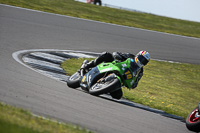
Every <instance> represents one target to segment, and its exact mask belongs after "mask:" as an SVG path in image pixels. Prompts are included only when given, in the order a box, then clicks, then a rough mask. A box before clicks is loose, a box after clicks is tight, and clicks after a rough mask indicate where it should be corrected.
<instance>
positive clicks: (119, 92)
mask: <svg viewBox="0 0 200 133" xmlns="http://www.w3.org/2000/svg"><path fill="white" fill-rule="evenodd" d="M110 95H111V96H112V98H114V99H120V98H122V96H123V92H122V89H121V88H120V89H119V90H116V91H114V92H111V93H110Z"/></svg>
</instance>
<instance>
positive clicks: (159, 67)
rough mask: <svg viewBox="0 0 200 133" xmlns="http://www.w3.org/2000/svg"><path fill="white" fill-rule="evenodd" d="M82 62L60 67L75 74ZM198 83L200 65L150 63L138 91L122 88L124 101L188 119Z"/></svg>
mask: <svg viewBox="0 0 200 133" xmlns="http://www.w3.org/2000/svg"><path fill="white" fill-rule="evenodd" d="M83 60H84V59H82V58H80V59H70V60H67V61H65V62H64V63H63V64H62V66H61V67H62V68H63V69H64V70H65V71H66V72H67V73H69V74H73V73H74V72H76V71H77V70H78V69H80V65H81V62H82V61H83ZM72 66H73V67H72ZM199 81H200V65H193V64H184V63H169V62H161V61H154V60H151V61H150V62H149V64H148V65H147V66H145V68H144V75H143V77H142V79H141V80H140V82H139V84H138V86H137V88H136V89H133V90H129V89H127V88H123V93H124V95H123V97H124V98H126V99H128V100H130V101H133V102H136V103H140V104H143V105H147V106H150V107H152V108H156V109H160V110H163V111H165V112H167V113H170V114H175V115H178V116H181V117H184V118H186V117H187V115H188V114H189V113H190V111H191V110H192V109H193V108H195V107H196V106H197V104H198V102H199V100H200V82H199Z"/></svg>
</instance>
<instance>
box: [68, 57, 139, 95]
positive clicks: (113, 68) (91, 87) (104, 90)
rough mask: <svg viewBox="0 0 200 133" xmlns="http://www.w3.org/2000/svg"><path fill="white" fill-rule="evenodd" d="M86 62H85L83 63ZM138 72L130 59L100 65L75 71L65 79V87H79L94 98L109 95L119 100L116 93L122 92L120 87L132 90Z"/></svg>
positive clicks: (134, 63)
mask: <svg viewBox="0 0 200 133" xmlns="http://www.w3.org/2000/svg"><path fill="white" fill-rule="evenodd" d="M87 62H88V61H87V60H85V61H84V62H83V63H87ZM139 71H140V67H139V66H138V65H137V64H136V62H135V60H134V59H132V58H128V59H127V60H125V61H123V62H119V61H113V62H110V63H101V64H99V65H97V66H96V67H93V68H91V69H89V70H86V71H85V70H82V69H81V70H79V71H77V72H76V73H74V74H73V75H71V76H70V77H69V78H68V79H67V85H68V86H69V87H71V88H78V87H81V88H82V89H83V90H85V91H87V92H88V93H90V94H92V95H95V96H98V95H101V94H110V95H111V96H112V97H113V98H115V99H120V98H121V97H119V96H118V92H119V91H122V90H121V87H122V86H126V87H127V88H132V86H133V84H134V82H135V80H136V77H137V75H138V73H139Z"/></svg>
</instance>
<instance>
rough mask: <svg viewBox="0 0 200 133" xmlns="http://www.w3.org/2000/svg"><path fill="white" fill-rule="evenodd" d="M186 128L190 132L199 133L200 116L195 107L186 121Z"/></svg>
mask: <svg viewBox="0 0 200 133" xmlns="http://www.w3.org/2000/svg"><path fill="white" fill-rule="evenodd" d="M186 127H187V128H188V129H189V130H190V131H194V132H200V114H199V113H198V107H196V108H195V109H194V110H193V111H192V112H191V113H190V114H189V115H188V117H187V119H186Z"/></svg>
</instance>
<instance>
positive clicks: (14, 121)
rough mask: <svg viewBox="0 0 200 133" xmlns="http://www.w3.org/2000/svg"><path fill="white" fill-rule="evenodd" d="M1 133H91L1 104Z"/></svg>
mask: <svg viewBox="0 0 200 133" xmlns="http://www.w3.org/2000/svg"><path fill="white" fill-rule="evenodd" d="M0 132H1V133H89V132H90V131H88V130H86V129H81V128H79V127H78V126H74V125H71V124H63V123H59V122H55V121H52V120H50V119H44V118H42V117H36V116H33V115H32V114H31V113H30V112H28V111H25V110H23V109H20V108H15V107H12V106H9V105H6V104H3V103H0Z"/></svg>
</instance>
